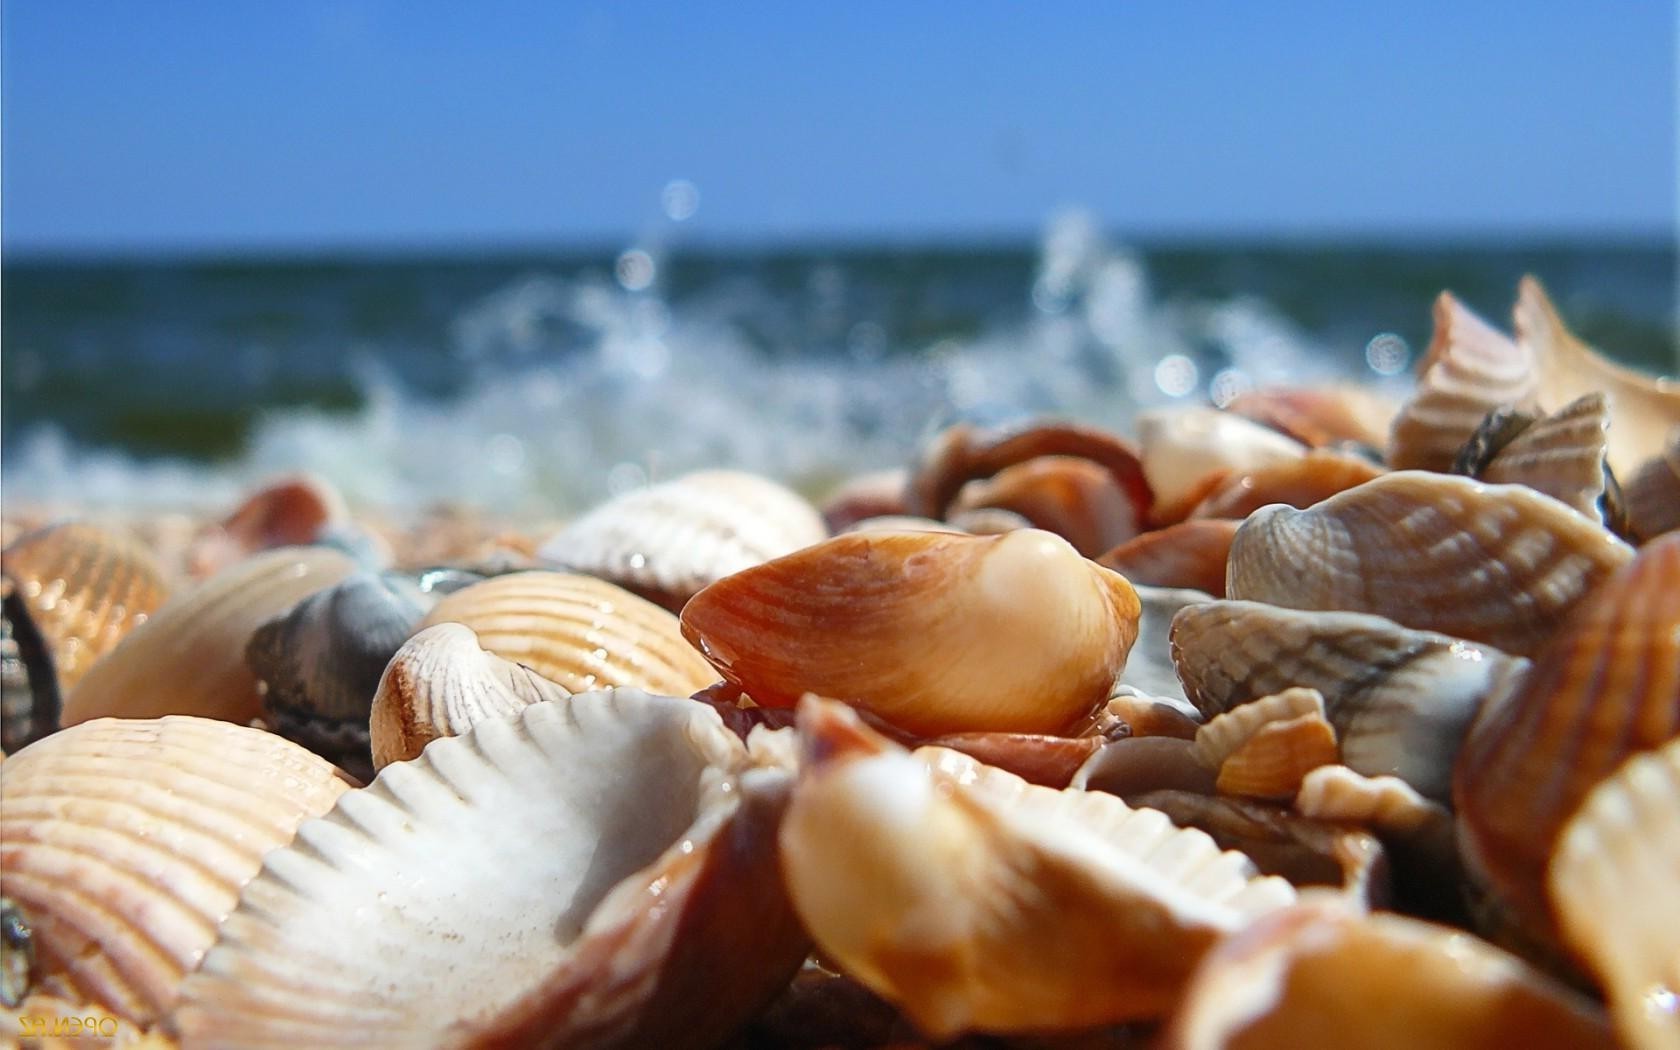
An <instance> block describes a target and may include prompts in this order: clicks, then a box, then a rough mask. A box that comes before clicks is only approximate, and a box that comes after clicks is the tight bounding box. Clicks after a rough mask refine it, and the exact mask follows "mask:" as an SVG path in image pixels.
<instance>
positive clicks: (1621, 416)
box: [1512, 277, 1680, 476]
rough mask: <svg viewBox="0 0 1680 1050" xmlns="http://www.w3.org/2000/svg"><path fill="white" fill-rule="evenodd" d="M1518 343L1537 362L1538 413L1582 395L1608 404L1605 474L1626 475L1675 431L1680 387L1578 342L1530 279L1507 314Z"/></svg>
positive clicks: (1679, 417)
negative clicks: (1597, 393) (1595, 394)
mask: <svg viewBox="0 0 1680 1050" xmlns="http://www.w3.org/2000/svg"><path fill="white" fill-rule="evenodd" d="M1512 318H1513V320H1514V322H1515V324H1516V330H1517V342H1519V343H1521V344H1522V345H1523V346H1524V347H1526V348H1527V349H1528V350H1529V351H1530V352H1531V353H1532V354H1533V357H1534V359H1535V361H1536V362H1537V365H1538V368H1539V375H1540V385H1539V398H1540V405H1541V407H1543V408H1547V409H1555V408H1557V407H1559V406H1561V405H1565V404H1568V403H1569V402H1571V401H1573V400H1575V399H1576V398H1578V397H1580V396H1581V395H1583V394H1589V393H1592V392H1594V391H1600V392H1602V393H1603V394H1604V397H1605V400H1607V401H1608V402H1609V408H1610V418H1611V420H1613V422H1612V424H1611V427H1610V448H1609V451H1608V457H1609V461H1610V469H1611V470H1613V471H1615V472H1616V474H1617V475H1618V476H1628V475H1631V474H1632V473H1633V472H1634V471H1635V470H1637V469H1639V465H1640V464H1641V463H1643V462H1644V461H1645V459H1646V457H1648V456H1650V455H1651V453H1652V451H1653V450H1655V449H1658V448H1661V447H1662V443H1663V440H1664V439H1665V438H1666V437H1667V436H1668V434H1669V431H1671V430H1673V429H1674V427H1675V426H1680V382H1676V381H1675V380H1673V379H1659V378H1657V377H1655V376H1648V375H1644V374H1643V373H1640V372H1635V371H1634V370H1633V369H1631V368H1626V367H1624V366H1622V365H1619V364H1617V363H1616V362H1614V361H1611V360H1610V359H1608V358H1606V357H1604V356H1603V355H1601V354H1599V353H1598V352H1597V351H1595V350H1594V349H1593V348H1592V347H1590V346H1588V345H1586V344H1585V343H1583V342H1581V341H1580V340H1579V339H1577V338H1576V337H1575V335H1574V333H1572V332H1571V331H1570V330H1569V329H1568V328H1566V327H1564V324H1563V319H1562V318H1560V317H1559V316H1558V312H1557V308H1556V307H1554V306H1553V305H1552V301H1551V299H1550V298H1548V297H1547V295H1546V290H1545V289H1544V288H1543V287H1541V285H1540V282H1539V281H1537V280H1535V279H1534V278H1533V277H1524V278H1523V279H1522V282H1521V284H1520V285H1519V286H1518V288H1517V305H1516V309H1515V310H1514V311H1513V313H1512Z"/></svg>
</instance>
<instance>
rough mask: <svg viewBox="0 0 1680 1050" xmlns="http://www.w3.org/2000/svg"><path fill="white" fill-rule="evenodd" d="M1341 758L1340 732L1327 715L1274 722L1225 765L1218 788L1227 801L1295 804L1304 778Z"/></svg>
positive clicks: (1247, 742)
mask: <svg viewBox="0 0 1680 1050" xmlns="http://www.w3.org/2000/svg"><path fill="white" fill-rule="evenodd" d="M1338 757H1339V755H1338V753H1337V750H1336V731H1335V730H1334V729H1333V728H1331V726H1330V723H1329V722H1328V721H1326V720H1325V718H1324V716H1323V715H1322V714H1305V715H1300V716H1298V717H1295V718H1290V719H1286V720H1283V721H1277V722H1268V723H1267V724H1266V725H1263V726H1261V727H1260V728H1259V729H1257V730H1255V732H1254V735H1253V736H1251V737H1249V738H1248V739H1247V740H1246V741H1244V742H1243V744H1242V745H1241V746H1240V747H1238V748H1237V749H1236V750H1235V751H1233V752H1231V754H1230V755H1229V756H1228V757H1227V758H1226V759H1225V761H1224V762H1223V763H1222V764H1221V765H1220V767H1219V780H1218V781H1217V783H1216V786H1217V787H1218V788H1219V790H1220V792H1222V793H1224V794H1227V795H1245V796H1247V797H1249V798H1270V799H1288V798H1294V797H1295V794H1296V793H1297V792H1298V791H1300V789H1301V780H1302V778H1303V777H1305V776H1306V775H1307V774H1308V773H1310V772H1312V771H1313V770H1315V769H1317V768H1318V767H1320V766H1327V765H1331V764H1333V763H1334V762H1335V761H1336V760H1337V758H1338Z"/></svg>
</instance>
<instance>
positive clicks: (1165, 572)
mask: <svg viewBox="0 0 1680 1050" xmlns="http://www.w3.org/2000/svg"><path fill="white" fill-rule="evenodd" d="M1237 525H1238V523H1237V522H1235V521H1221V520H1219V519H1212V518H1209V519H1198V520H1195V521H1182V522H1179V523H1178V524H1177V525H1169V526H1167V527H1166V528H1164V529H1156V530H1154V531H1152V532H1146V533H1144V534H1143V535H1141V536H1136V537H1133V538H1132V539H1130V540H1127V541H1126V542H1125V543H1122V544H1120V545H1119V546H1118V547H1115V548H1114V549H1113V550H1111V551H1109V552H1108V553H1106V554H1104V555H1102V556H1101V557H1099V558H1097V564H1098V565H1103V566H1106V567H1107V568H1110V569H1113V570H1114V571H1115V572H1117V573H1119V574H1120V575H1122V576H1124V577H1126V579H1128V580H1130V581H1132V583H1133V584H1140V583H1141V584H1150V585H1152V586H1155V587H1180V588H1190V589H1192V590H1198V591H1202V592H1204V593H1207V594H1210V595H1212V596H1213V597H1215V598H1223V597H1225V560H1226V559H1227V558H1228V557H1230V554H1231V539H1232V537H1234V536H1235V535H1236V534H1237Z"/></svg>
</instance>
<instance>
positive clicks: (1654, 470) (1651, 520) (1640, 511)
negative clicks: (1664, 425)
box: [1622, 426, 1680, 541]
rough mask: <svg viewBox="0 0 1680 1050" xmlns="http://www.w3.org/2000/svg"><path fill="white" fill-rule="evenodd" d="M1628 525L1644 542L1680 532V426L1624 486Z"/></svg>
mask: <svg viewBox="0 0 1680 1050" xmlns="http://www.w3.org/2000/svg"><path fill="white" fill-rule="evenodd" d="M1622 492H1623V494H1624V495H1625V496H1626V503H1627V518H1628V525H1629V527H1630V528H1631V529H1632V531H1633V534H1634V535H1635V536H1636V537H1638V538H1639V539H1640V540H1642V541H1646V540H1651V539H1654V538H1655V537H1657V536H1660V535H1662V534H1663V533H1665V532H1670V531H1672V530H1674V529H1680V426H1677V427H1675V428H1674V429H1673V430H1671V431H1669V432H1668V441H1667V442H1665V443H1664V445H1663V451H1662V454H1661V455H1657V456H1653V457H1652V458H1651V459H1649V460H1647V461H1646V462H1645V465H1644V466H1642V467H1640V468H1639V469H1638V470H1637V471H1635V472H1634V474H1633V477H1631V478H1630V479H1628V483H1627V484H1626V485H1625V486H1623V489H1622Z"/></svg>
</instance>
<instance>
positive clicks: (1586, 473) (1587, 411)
mask: <svg viewBox="0 0 1680 1050" xmlns="http://www.w3.org/2000/svg"><path fill="white" fill-rule="evenodd" d="M1488 418H1489V421H1491V423H1492V424H1493V425H1494V426H1496V427H1497V426H1499V424H1500V422H1501V420H1509V419H1512V418H1513V417H1512V416H1510V415H1505V414H1502V413H1498V412H1496V413H1493V414H1492V415H1490V416H1489V417H1488ZM1519 418H1520V417H1519ZM1483 429H1486V425H1484V428H1483ZM1511 429H1515V430H1516V431H1517V432H1516V433H1515V434H1514V436H1510V437H1509V439H1508V440H1503V441H1500V440H1497V439H1495V440H1493V441H1490V442H1486V443H1483V442H1479V441H1478V440H1477V439H1478V438H1480V437H1481V436H1482V431H1481V430H1478V432H1477V434H1476V435H1475V436H1473V437H1472V438H1471V441H1470V443H1469V444H1468V445H1467V446H1466V447H1465V449H1464V451H1463V453H1461V454H1460V456H1459V459H1458V461H1457V462H1455V463H1454V464H1453V469H1454V471H1455V472H1456V473H1460V474H1467V475H1469V476H1470V477H1473V478H1477V479H1479V480H1482V481H1486V482H1488V483H1490V484H1495V485H1527V486H1528V487H1529V488H1531V489H1533V490H1535V491H1536V492H1543V493H1545V494H1546V495H1548V496H1550V497H1552V498H1553V499H1555V500H1557V501H1558V502H1559V503H1562V504H1564V505H1566V506H1568V507H1572V508H1573V509H1575V510H1577V511H1579V512H1580V513H1581V514H1583V515H1585V516H1586V517H1587V518H1588V519H1589V520H1591V521H1595V522H1602V521H1603V520H1604V508H1603V507H1602V505H1601V504H1602V501H1603V500H1604V490H1605V485H1606V480H1607V475H1606V473H1605V469H1606V468H1605V455H1604V454H1605V449H1606V448H1607V447H1608V443H1607V433H1608V431H1609V429H1610V411H1609V407H1608V405H1607V403H1606V401H1605V399H1604V395H1603V394H1600V393H1596V392H1595V393H1591V394H1586V395H1583V396H1582V397H1579V398H1576V399H1575V400H1574V401H1571V402H1570V403H1569V404H1567V405H1564V406H1563V407H1562V408H1560V409H1558V410H1557V411H1556V412H1553V413H1552V414H1550V415H1548V416H1543V417H1541V418H1538V419H1535V420H1533V421H1532V422H1528V423H1526V425H1522V426H1521V427H1520V429H1518V428H1517V427H1514V426H1513V427H1511ZM1478 453H1480V455H1478Z"/></svg>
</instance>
